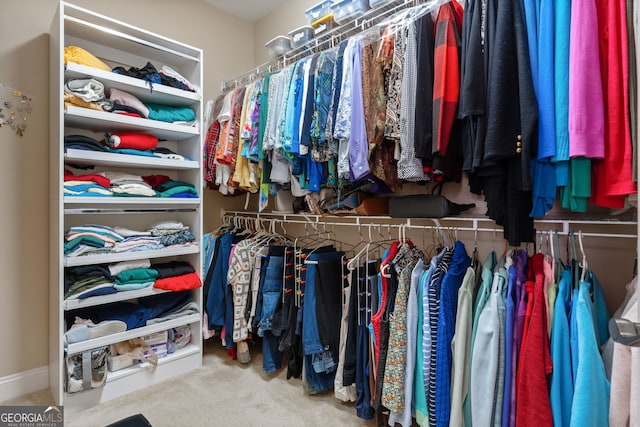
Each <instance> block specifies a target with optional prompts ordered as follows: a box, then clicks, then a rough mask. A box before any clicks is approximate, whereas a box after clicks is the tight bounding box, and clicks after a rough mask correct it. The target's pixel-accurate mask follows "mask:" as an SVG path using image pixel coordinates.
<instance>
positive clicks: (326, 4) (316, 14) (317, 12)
mask: <svg viewBox="0 0 640 427" xmlns="http://www.w3.org/2000/svg"><path fill="white" fill-rule="evenodd" d="M333 3H335V0H324V1H321V2H320V3H318V4H316V5H314V6H312V7H310V8H309V9H307V10H305V12H304V14H305V16H306V17H307V21H309V25H311V24H313V23H314V22H315V21H317V20H318V19H320V18H322V17H323V16H325V15H328V14H330V13H331V5H332V4H333Z"/></svg>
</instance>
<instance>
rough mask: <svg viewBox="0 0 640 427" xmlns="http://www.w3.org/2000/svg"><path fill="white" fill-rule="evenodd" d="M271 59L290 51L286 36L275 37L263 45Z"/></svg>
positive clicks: (289, 43)
mask: <svg viewBox="0 0 640 427" xmlns="http://www.w3.org/2000/svg"><path fill="white" fill-rule="evenodd" d="M264 45H265V46H266V47H267V49H268V51H269V56H270V57H271V58H277V57H279V56H282V55H284V54H285V53H287V52H289V51H290V50H291V42H290V41H289V37H287V36H277V37H274V38H272V39H271V40H269V41H268V42H266V43H265V44H264Z"/></svg>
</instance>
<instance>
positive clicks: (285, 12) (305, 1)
mask: <svg viewBox="0 0 640 427" xmlns="http://www.w3.org/2000/svg"><path fill="white" fill-rule="evenodd" d="M319 1H320V0H286V1H285V2H283V3H282V4H281V5H280V7H278V8H277V9H276V10H274V11H273V12H272V13H270V14H269V15H267V16H265V17H264V18H262V19H261V20H260V21H258V22H256V31H255V38H254V57H253V62H254V63H255V65H256V66H258V65H260V64H264V63H265V62H267V61H270V60H271V58H270V57H269V53H268V51H267V48H266V47H265V46H264V44H265V43H266V42H268V41H269V40H271V39H272V38H274V37H276V36H279V35H283V36H286V35H288V33H289V31H291V30H295V29H296V28H299V27H302V26H303V25H309V22H308V21H307V17H306V16H305V14H304V11H305V10H307V9H309V8H310V7H311V6H314V5H315V4H317V3H319Z"/></svg>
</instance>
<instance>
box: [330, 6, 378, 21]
mask: <svg viewBox="0 0 640 427" xmlns="http://www.w3.org/2000/svg"><path fill="white" fill-rule="evenodd" d="M368 9H369V2H368V1H367V0H342V1H339V2H336V3H333V4H332V5H331V12H332V13H333V20H334V21H336V23H337V24H340V25H342V24H344V23H346V22H348V21H351V20H352V19H354V18H357V17H358V16H360V15H362V14H363V13H364V12H366V11H367V10H368Z"/></svg>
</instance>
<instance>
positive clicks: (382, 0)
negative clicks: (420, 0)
mask: <svg viewBox="0 0 640 427" xmlns="http://www.w3.org/2000/svg"><path fill="white" fill-rule="evenodd" d="M400 3H402V0H369V6H370V7H371V9H373V8H376V7H378V6H385V5H395V4H400Z"/></svg>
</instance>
